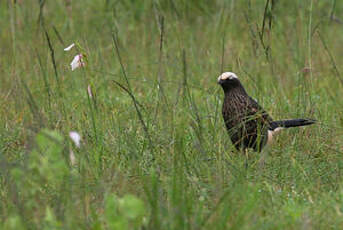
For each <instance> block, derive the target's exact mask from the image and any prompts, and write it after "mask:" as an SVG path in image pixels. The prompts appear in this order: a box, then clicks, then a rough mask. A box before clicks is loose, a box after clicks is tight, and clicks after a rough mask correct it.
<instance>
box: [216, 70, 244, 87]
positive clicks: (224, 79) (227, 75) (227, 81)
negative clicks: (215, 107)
mask: <svg viewBox="0 0 343 230" xmlns="http://www.w3.org/2000/svg"><path fill="white" fill-rule="evenodd" d="M218 84H219V85H221V87H222V88H223V90H224V91H227V90H230V89H233V88H235V87H237V86H241V83H240V81H239V79H238V77H237V75H236V74H235V73H232V72H224V73H222V74H221V75H219V77H218Z"/></svg>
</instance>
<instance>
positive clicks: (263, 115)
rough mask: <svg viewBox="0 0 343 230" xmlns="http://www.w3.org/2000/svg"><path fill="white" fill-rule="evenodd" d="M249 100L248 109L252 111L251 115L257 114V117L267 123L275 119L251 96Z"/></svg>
mask: <svg viewBox="0 0 343 230" xmlns="http://www.w3.org/2000/svg"><path fill="white" fill-rule="evenodd" d="M248 100H249V102H248V107H249V109H248V111H251V114H249V115H251V116H255V118H258V119H261V121H262V122H263V123H265V124H269V123H270V122H272V121H273V119H272V117H271V116H269V114H268V113H267V112H266V111H265V110H264V109H263V108H262V107H261V106H260V105H259V104H258V103H257V101H256V100H254V99H253V98H251V97H250V96H249V99H248Z"/></svg>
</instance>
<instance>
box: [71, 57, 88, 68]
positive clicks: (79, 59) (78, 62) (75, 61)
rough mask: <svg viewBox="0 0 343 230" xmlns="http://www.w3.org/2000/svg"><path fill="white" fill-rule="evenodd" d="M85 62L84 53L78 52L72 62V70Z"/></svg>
mask: <svg viewBox="0 0 343 230" xmlns="http://www.w3.org/2000/svg"><path fill="white" fill-rule="evenodd" d="M84 65H85V63H84V62H83V60H82V54H78V55H76V56H75V57H74V59H73V61H72V62H71V63H70V66H71V70H72V71H74V70H75V69H77V68H79V67H82V66H84Z"/></svg>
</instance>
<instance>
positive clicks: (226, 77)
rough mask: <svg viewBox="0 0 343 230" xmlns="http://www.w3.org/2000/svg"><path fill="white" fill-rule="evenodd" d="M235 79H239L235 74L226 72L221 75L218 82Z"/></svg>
mask: <svg viewBox="0 0 343 230" xmlns="http://www.w3.org/2000/svg"><path fill="white" fill-rule="evenodd" d="M234 78H237V79H238V77H237V75H236V74H235V73H232V72H225V73H222V74H221V75H219V77H218V81H220V80H226V79H234Z"/></svg>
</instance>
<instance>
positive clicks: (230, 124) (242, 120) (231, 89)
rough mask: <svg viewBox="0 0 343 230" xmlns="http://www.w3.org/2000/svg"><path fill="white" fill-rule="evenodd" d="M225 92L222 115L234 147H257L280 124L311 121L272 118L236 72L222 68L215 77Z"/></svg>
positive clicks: (257, 149)
mask: <svg viewBox="0 0 343 230" xmlns="http://www.w3.org/2000/svg"><path fill="white" fill-rule="evenodd" d="M218 83H219V84H220V85H221V86H222V88H223V90H224V94H225V98H224V102H223V108H222V113H223V118H224V122H225V125H226V128H227V130H228V133H229V136H230V138H231V141H232V143H233V144H234V146H235V147H236V149H238V150H239V149H246V148H253V149H254V150H255V151H261V150H262V148H263V147H264V146H265V145H266V144H267V142H269V141H271V139H272V136H273V133H274V132H277V131H279V130H280V129H282V128H289V127H296V126H304V125H310V124H313V123H314V122H315V121H314V120H310V119H292V120H281V121H273V119H272V118H271V117H270V116H269V115H268V113H267V112H266V111H265V110H264V109H263V108H262V107H261V106H260V105H259V104H258V103H257V102H256V101H255V100H254V99H252V98H251V97H250V96H249V95H248V94H247V92H246V91H245V89H244V87H243V85H242V84H241V82H240V81H239V79H238V77H237V76H236V74H234V73H231V72H225V73H223V74H221V75H220V76H219V78H218Z"/></svg>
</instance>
